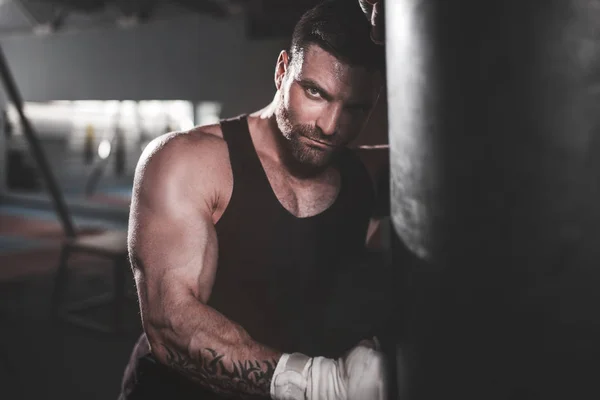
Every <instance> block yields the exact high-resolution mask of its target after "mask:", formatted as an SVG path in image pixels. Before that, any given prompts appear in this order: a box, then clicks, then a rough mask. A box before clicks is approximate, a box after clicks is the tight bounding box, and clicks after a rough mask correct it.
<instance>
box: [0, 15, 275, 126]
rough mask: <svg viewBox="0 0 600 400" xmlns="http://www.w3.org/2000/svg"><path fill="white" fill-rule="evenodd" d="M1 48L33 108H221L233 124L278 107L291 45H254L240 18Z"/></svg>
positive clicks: (20, 39) (180, 21) (181, 21)
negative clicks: (278, 85) (279, 72)
mask: <svg viewBox="0 0 600 400" xmlns="http://www.w3.org/2000/svg"><path fill="white" fill-rule="evenodd" d="M0 44H1V45H2V47H3V49H4V51H5V53H6V57H7V59H8V62H9V64H10V67H11V69H12V71H13V73H14V75H15V79H16V81H17V84H18V85H19V88H20V90H21V92H22V95H23V97H24V99H25V100H26V101H50V100H88V99H91V100H148V99H161V100H180V99H182V100H191V101H217V102H221V103H222V104H223V109H222V116H223V117H228V116H234V115H237V114H239V113H243V112H250V111H254V110H255V109H258V108H260V107H262V106H263V105H265V104H266V103H267V102H269V101H270V100H271V98H272V96H273V94H274V90H275V89H274V84H273V73H274V68H275V62H276V60H277V56H278V54H279V51H280V50H281V49H283V48H285V47H286V46H287V41H286V40H273V39H269V40H250V39H249V38H247V37H246V32H245V27H244V22H243V20H242V19H240V18H230V19H223V20H217V19H212V18H209V17H206V16H195V15H194V16H189V17H183V18H177V19H173V20H169V21H155V22H150V23H148V24H147V25H142V26H138V27H134V28H129V29H125V28H118V27H116V26H115V27H111V28H98V29H90V30H87V31H80V32H65V33H57V34H54V35H50V36H34V35H28V36H13V37H5V38H2V39H0Z"/></svg>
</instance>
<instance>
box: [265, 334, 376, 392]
mask: <svg viewBox="0 0 600 400" xmlns="http://www.w3.org/2000/svg"><path fill="white" fill-rule="evenodd" d="M385 388H386V382H385V365H384V357H383V354H382V353H381V352H379V351H378V350H377V346H376V344H375V343H374V342H370V341H366V342H365V341H362V342H360V343H359V344H358V345H357V346H355V347H354V348H352V349H351V350H350V351H349V352H348V353H347V354H345V355H344V356H343V357H341V358H339V359H337V360H333V359H329V358H325V357H315V358H308V357H307V356H304V355H303V354H298V353H294V354H284V356H283V357H282V358H281V359H280V361H279V363H278V365H277V368H276V369H275V374H274V375H273V380H272V382H271V398H273V399H274V400H317V399H319V400H384V399H385V398H386V393H385Z"/></svg>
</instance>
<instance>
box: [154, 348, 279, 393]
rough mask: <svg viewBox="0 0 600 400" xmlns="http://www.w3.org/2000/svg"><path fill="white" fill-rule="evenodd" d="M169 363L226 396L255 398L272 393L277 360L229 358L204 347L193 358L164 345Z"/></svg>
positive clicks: (166, 359)
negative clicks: (227, 359) (235, 359)
mask: <svg viewBox="0 0 600 400" xmlns="http://www.w3.org/2000/svg"><path fill="white" fill-rule="evenodd" d="M163 348H164V349H165V351H166V357H165V361H166V363H167V365H168V366H169V367H171V368H173V369H175V370H177V371H179V372H181V373H182V374H184V375H186V376H187V377H189V378H191V379H193V380H194V381H196V382H198V383H199V384H201V385H202V386H204V387H206V388H208V389H210V390H211V391H213V392H214V393H217V394H219V395H223V396H229V397H234V396H235V397H236V398H243V399H252V398H264V397H267V398H268V397H269V391H270V384H271V378H272V377H273V373H274V372H275V367H276V366H277V360H275V359H272V360H263V361H258V360H254V361H250V360H246V361H238V362H232V361H229V362H228V361H226V360H224V356H223V355H222V354H218V353H217V352H216V351H215V350H213V349H210V348H205V349H203V350H201V351H200V354H198V355H197V357H195V358H194V359H190V358H189V357H187V356H186V355H183V354H181V353H180V352H178V351H176V350H174V349H172V348H169V347H167V346H164V345H163Z"/></svg>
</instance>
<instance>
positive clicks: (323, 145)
mask: <svg viewBox="0 0 600 400" xmlns="http://www.w3.org/2000/svg"><path fill="white" fill-rule="evenodd" d="M303 138H305V139H306V140H308V141H309V142H310V143H311V144H312V145H314V146H316V147H321V148H335V147H337V146H335V145H334V144H332V143H327V142H321V141H320V140H317V139H313V138H309V137H306V136H303Z"/></svg>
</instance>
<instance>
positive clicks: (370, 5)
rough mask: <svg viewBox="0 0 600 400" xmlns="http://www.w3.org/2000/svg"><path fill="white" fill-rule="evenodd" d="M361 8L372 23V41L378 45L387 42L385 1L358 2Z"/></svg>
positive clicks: (368, 0)
mask: <svg viewBox="0 0 600 400" xmlns="http://www.w3.org/2000/svg"><path fill="white" fill-rule="evenodd" d="M358 3H359V4H360V8H361V9H362V10H363V13H364V14H365V16H366V17H367V19H368V20H369V22H371V26H372V29H371V39H372V40H373V42H375V43H377V44H383V42H384V40H385V18H384V7H383V0H358Z"/></svg>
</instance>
